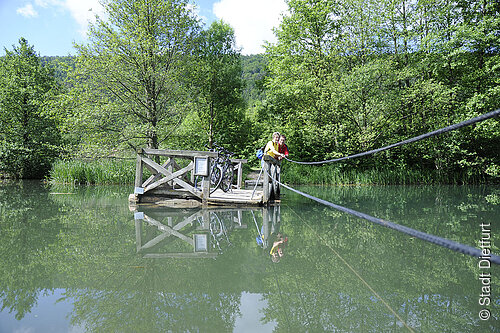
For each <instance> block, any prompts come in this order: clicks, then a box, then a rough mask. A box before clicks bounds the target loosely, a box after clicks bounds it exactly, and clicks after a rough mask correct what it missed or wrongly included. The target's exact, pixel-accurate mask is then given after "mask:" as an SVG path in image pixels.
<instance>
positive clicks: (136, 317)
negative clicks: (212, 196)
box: [0, 183, 500, 332]
mask: <svg viewBox="0 0 500 333" xmlns="http://www.w3.org/2000/svg"><path fill="white" fill-rule="evenodd" d="M325 191H326V193H323V192H321V193H318V194H317V196H323V197H324V198H329V199H331V201H334V202H336V203H339V202H340V203H343V204H345V205H347V203H349V202H351V203H353V205H351V206H350V207H352V208H354V209H357V210H360V211H364V212H367V213H369V214H372V215H375V216H378V217H382V218H386V219H388V220H392V221H394V222H398V223H401V224H406V225H409V226H411V227H414V228H417V229H420V230H423V231H427V232H435V233H437V234H438V235H440V236H443V237H448V238H452V239H454V240H456V241H461V242H465V243H468V244H471V242H472V241H473V239H474V237H476V236H474V234H473V232H474V230H476V229H477V228H475V227H477V226H474V225H472V226H471V225H469V224H470V223H474V224H477V223H479V222H480V221H481V220H487V221H493V220H494V217H495V216H496V215H497V214H498V208H496V206H494V205H491V204H490V203H489V202H488V201H486V200H481V198H483V199H484V197H485V196H487V195H488V193H482V192H481V191H479V192H478V193H476V192H472V193H459V194H456V195H457V196H458V197H460V198H461V201H460V202H459V203H458V204H457V203H456V202H455V203H454V202H453V201H452V200H451V199H450V197H452V195H450V194H448V193H446V191H447V190H446V189H440V190H439V191H428V192H427V190H422V191H414V192H411V191H408V193H403V192H402V190H401V191H399V190H396V191H394V192H391V191H389V190H388V189H378V188H375V189H374V188H372V189H366V190H363V189H355V190H353V191H350V190H349V189H346V188H339V189H331V188H328V189H327V190H325ZM328 191H331V192H330V193H328ZM377 191H378V193H375V194H374V192H377ZM405 191H406V190H405ZM443 191H444V192H443ZM460 191H461V189H460ZM49 193H50V191H49V190H47V189H45V188H43V187H42V186H40V185H38V187H35V188H32V187H28V186H27V185H22V184H19V183H15V184H12V185H2V186H0V213H1V215H0V227H1V233H0V267H1V270H0V300H1V302H2V310H5V311H12V312H14V313H15V314H16V318H17V319H19V320H20V319H22V318H23V317H24V316H25V314H26V313H28V312H29V311H30V310H31V308H32V307H33V306H34V305H35V304H36V302H37V300H38V298H39V297H40V295H41V294H42V293H43V292H44V291H50V290H53V289H55V288H58V289H65V290H66V292H65V294H64V296H65V298H66V300H68V301H71V302H73V311H72V313H71V315H70V317H71V322H72V323H73V324H74V325H79V326H81V327H83V326H84V327H86V329H87V330H88V331H98V332H138V331H140V332H165V331H212V332H228V331H229V332H230V331H233V329H234V327H235V323H236V321H237V320H238V318H239V316H240V315H241V311H242V310H241V302H242V298H241V295H242V293H243V292H246V293H253V294H259V295H261V296H262V298H263V300H264V303H265V304H267V305H266V308H265V309H263V312H262V313H261V314H260V318H255V320H260V321H262V322H267V323H275V324H276V326H275V329H274V331H276V332H284V331H293V332H324V331H339V332H359V331H377V332H378V331H384V332H385V331H400V330H406V328H405V327H404V324H406V325H408V326H409V327H411V328H413V329H414V330H415V331H480V330H484V331H492V332H495V331H497V332H498V331H499V330H498V328H496V326H495V324H496V323H497V321H498V318H497V317H494V318H492V319H491V320H490V321H488V322H480V321H479V319H478V317H477V312H478V310H479V305H478V304H477V298H478V295H479V294H478V293H479V292H480V289H479V288H480V284H479V281H478V280H477V276H478V268H477V260H475V259H474V258H471V257H467V256H464V255H461V254H457V253H454V252H451V251H450V250H448V249H443V248H440V247H437V246H435V245H432V244H428V243H425V242H423V241H421V240H418V239H412V238H411V237H408V236H406V235H401V234H399V233H397V232H395V231H392V230H387V229H385V228H382V227H379V226H375V225H372V224H370V223H367V222H365V221H360V220H359V219H357V218H354V217H350V216H348V215H346V214H340V213H338V212H336V211H333V210H331V209H328V208H325V207H322V206H319V205H313V204H311V203H310V202H306V201H304V200H303V199H300V198H296V197H294V196H293V195H292V194H290V193H286V196H285V198H286V201H285V204H284V205H282V206H281V207H279V206H275V207H269V208H258V209H254V210H245V209H236V210H227V209H220V208H218V209H211V210H203V209H189V210H183V209H166V208H161V207H156V208H155V207H147V206H146V207H141V209H140V211H137V212H130V211H129V208H128V207H127V206H126V202H124V200H121V199H119V198H120V196H119V195H117V196H116V198H117V200H111V199H110V198H113V196H114V195H113V193H115V192H113V191H111V192H106V191H104V190H103V189H99V190H98V189H95V191H94V190H91V189H85V190H84V191H83V192H78V191H75V193H76V194H75V195H72V196H64V195H51V194H49ZM124 193H125V195H124V197H125V198H126V193H128V190H126V191H124ZM356 200H358V201H356ZM473 204H474V205H476V206H473ZM388 206H390V207H391V208H390V209H386V207H388ZM422 211H424V213H422ZM464 212H465V214H464ZM135 213H143V214H144V215H143V217H142V218H141V215H136V214H135ZM472 213H474V214H476V215H477V216H476V217H473V214H472ZM145 216H147V217H148V218H149V219H150V220H147V219H146V218H145ZM215 216H217V219H218V220H217V219H216V218H215ZM254 218H255V219H254ZM219 220H220V221H221V223H223V224H224V228H225V230H226V233H225V235H224V237H227V241H226V240H225V238H222V239H221V240H220V244H219V246H220V250H219V248H218V246H215V247H214V246H212V245H213V242H212V243H208V246H207V247H206V251H202V252H206V253H208V254H213V256H201V257H200V256H198V257H196V256H193V257H192V258H188V257H186V256H185V255H184V256H180V255H178V254H181V253H184V254H189V253H196V251H197V250H200V248H201V247H200V248H198V249H196V248H195V247H194V245H195V243H194V239H195V238H194V235H197V234H206V235H207V236H208V237H212V235H211V233H216V234H219V233H220V231H217V230H215V231H214V230H211V229H210V223H211V222H212V221H219ZM217 223H219V222H217ZM219 230H222V229H219ZM278 233H283V234H284V235H286V236H288V238H289V244H288V246H287V248H286V255H285V256H284V257H283V258H282V260H281V261H280V262H279V263H273V262H272V261H271V260H270V254H269V250H270V246H271V245H272V242H273V237H275V235H277V234H278ZM471 233H472V236H471ZM260 235H262V240H263V241H262V243H261V244H259V243H258V242H257V241H256V238H257V237H258V236H260ZM207 239H210V238H207ZM477 239H479V237H477ZM146 245H147V246H146ZM472 245H473V244H472ZM202 250H203V249H202ZM171 254H177V256H172V255H171ZM491 273H492V275H493V276H498V275H499V273H500V272H499V269H498V267H496V266H494V267H492V268H491ZM368 286H369V287H371V288H372V290H371V289H370V288H369V287H368ZM492 289H493V290H500V284H499V281H498V280H493V281H492ZM373 291H375V292H376V294H375V293H374V292H373ZM492 301H493V305H492V313H493V314H495V313H498V307H499V304H500V299H499V298H498V296H495V298H494V299H493V300H492ZM391 311H394V312H395V313H396V314H397V316H395V315H394V314H393V313H392V312H391ZM403 322H404V323H403Z"/></svg>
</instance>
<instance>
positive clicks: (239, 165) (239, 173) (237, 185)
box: [236, 161, 243, 190]
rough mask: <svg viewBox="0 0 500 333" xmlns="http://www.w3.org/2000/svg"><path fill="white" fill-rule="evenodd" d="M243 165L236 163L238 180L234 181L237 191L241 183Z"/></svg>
mask: <svg viewBox="0 0 500 333" xmlns="http://www.w3.org/2000/svg"><path fill="white" fill-rule="evenodd" d="M242 166H243V164H242V163H241V161H240V162H238V180H237V181H236V188H237V189H238V190H239V189H241V182H242V179H243V168H242Z"/></svg>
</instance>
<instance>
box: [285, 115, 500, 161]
mask: <svg viewBox="0 0 500 333" xmlns="http://www.w3.org/2000/svg"><path fill="white" fill-rule="evenodd" d="M499 115H500V109H497V110H495V111H492V112H489V113H485V114H483V115H481V116H479V117H476V118H472V119H469V120H465V121H462V122H461V123H458V124H454V125H450V126H448V127H444V128H441V129H438V130H435V131H432V132H429V133H426V134H422V135H419V136H416V137H414V138H411V139H407V140H404V141H400V142H397V143H393V144H392V145H388V146H385V147H382V148H377V149H373V150H369V151H365V152H363V153H359V154H354V155H349V156H344V157H339V158H334V159H331V160H325V161H317V162H300V161H294V160H291V159H289V158H287V157H285V159H286V160H287V161H290V162H292V163H297V164H307V165H317V164H326V163H332V162H340V161H343V160H349V159H353V158H357V157H362V156H366V155H371V154H375V153H378V152H381V151H384V150H388V149H391V148H394V147H399V146H402V145H405V144H408V143H412V142H416V141H420V140H423V139H426V138H430V137H432V136H435V135H439V134H443V133H446V132H449V131H453V130H456V129H459V128H461V127H464V126H469V125H472V124H475V123H477V122H480V121H484V120H486V119H490V118H494V117H497V116H499Z"/></svg>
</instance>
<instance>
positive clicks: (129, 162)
mask: <svg viewBox="0 0 500 333" xmlns="http://www.w3.org/2000/svg"><path fill="white" fill-rule="evenodd" d="M135 164H136V163H135V159H132V158H131V159H97V160H67V161H62V160H59V161H57V162H55V163H54V165H53V166H52V169H51V170H50V173H49V176H48V177H47V181H48V182H49V183H50V184H54V185H57V184H73V185H133V184H134V177H135ZM248 172H250V168H248V169H247V170H245V172H244V173H245V175H244V176H246V174H247V173H248ZM244 178H245V177H244ZM282 180H283V182H285V183H287V184H293V185H435V184H443V185H464V184H469V185H477V184H498V183H499V182H498V180H497V179H496V178H493V177H489V178H486V177H484V176H481V175H478V174H467V173H465V172H463V173H455V174H448V173H444V172H439V171H438V170H435V171H430V170H414V169H408V168H398V167H393V166H387V167H385V168H380V167H373V168H368V169H364V170H360V169H359V168H356V167H354V166H349V165H342V166H340V165H339V164H331V165H323V166H314V167H311V166H302V165H297V164H291V163H286V164H285V165H284V166H283V173H282Z"/></svg>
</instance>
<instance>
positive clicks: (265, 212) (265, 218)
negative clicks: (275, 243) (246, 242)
mask: <svg viewBox="0 0 500 333" xmlns="http://www.w3.org/2000/svg"><path fill="white" fill-rule="evenodd" d="M270 234H271V233H270V232H269V208H267V207H264V208H262V235H263V236H264V237H263V238H264V239H263V243H264V247H265V248H267V246H268V245H269V244H270V243H269V235H270ZM271 245H272V243H271Z"/></svg>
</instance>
